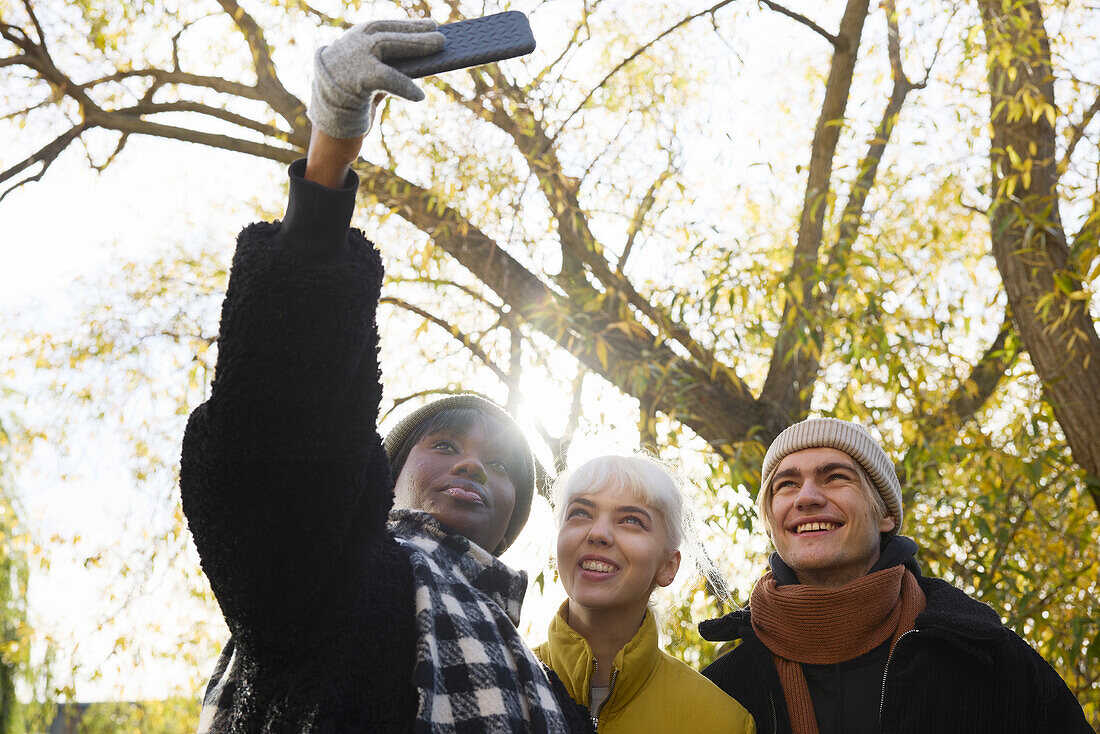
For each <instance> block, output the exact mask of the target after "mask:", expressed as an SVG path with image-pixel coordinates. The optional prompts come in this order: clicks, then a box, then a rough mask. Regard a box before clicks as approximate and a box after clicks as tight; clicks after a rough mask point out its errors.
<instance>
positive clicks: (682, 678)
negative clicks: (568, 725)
mask: <svg viewBox="0 0 1100 734" xmlns="http://www.w3.org/2000/svg"><path fill="white" fill-rule="evenodd" d="M567 605H568V602H566V603H565V604H563V605H562V606H561V608H560V609H559V610H558V613H557V614H556V615H554V619H553V620H552V621H551V622H550V629H549V631H548V633H547V637H548V639H547V641H546V642H544V643H543V644H541V645H539V646H538V647H536V648H535V654H536V655H537V656H538V657H539V659H540V660H542V661H543V662H544V663H546V664H547V665H549V666H550V667H551V668H552V669H553V670H554V672H555V673H557V674H558V677H559V678H561V679H562V682H564V683H565V687H566V689H568V691H569V695H570V696H572V697H573V700H575V701H577V702H578V703H580V704H582V705H584V706H588V705H589V698H588V694H589V686H590V685H591V681H592V673H593V670H594V667H595V666H594V664H595V662H596V660H595V658H594V657H593V655H592V648H591V647H589V645H588V641H587V640H585V639H584V638H583V637H581V636H580V635H579V634H578V633H577V632H576V631H574V630H573V628H572V627H570V626H569V623H568V622H566V621H565V614H566V609H567V608H568V606H567ZM593 716H595V712H593ZM597 729H598V731H599V732H600V734H648V733H649V732H655V733H656V732H700V734H713V733H714V732H731V733H732V734H755V732H756V725H755V724H754V723H753V720H752V716H751V715H750V714H749V712H748V711H746V710H745V708H744V707H743V706H742V705H741V704H739V703H738V702H737V701H735V700H734V699H732V698H730V697H729V696H727V695H726V694H725V693H723V692H722V690H721V689H720V688H718V686H716V685H714V684H713V683H711V682H710V681H709V680H707V679H706V678H704V677H703V676H702V675H700V674H699V673H698V672H696V671H695V670H693V669H692V668H690V667H688V666H687V665H685V664H684V663H682V662H680V661H679V660H677V659H676V658H674V657H672V656H671V655H667V654H666V653H664V652H663V651H661V650H660V649H659V648H658V647H657V623H656V621H655V620H654V618H653V612H652V611H650V610H646V613H645V619H644V620H642V626H641V627H640V628H639V629H638V632H637V633H636V634H635V635H634V638H633V639H632V640H631V641H630V642H628V643H627V644H626V647H624V648H623V649H622V650H619V654H618V655H616V656H615V662H614V669H613V670H612V673H611V692H610V694H609V695H608V697H607V700H606V701H605V702H604V704H603V706H602V707H601V708H600V710H599V722H598V724H597Z"/></svg>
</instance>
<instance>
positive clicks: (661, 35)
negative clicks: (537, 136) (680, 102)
mask: <svg viewBox="0 0 1100 734" xmlns="http://www.w3.org/2000/svg"><path fill="white" fill-rule="evenodd" d="M732 2H735V0H722V1H721V2H719V3H717V4H716V5H712V6H711V7H709V8H707V9H706V10H701V11H699V12H698V13H693V14H691V15H689V16H687V17H685V18H683V19H681V20H680V21H678V22H677V23H674V24H673V25H671V26H669V27H668V28H666V29H665V30H663V31H661V32H660V33H659V34H657V35H656V36H655V37H654V38H653V39H652V40H650V41H649V42H647V43H644V44H642V45H641V46H639V47H638V48H637V49H635V50H634V53H632V54H630V55H629V56H627V57H626V58H625V59H623V60H622V61H620V62H619V63H618V65H616V66H615V68H613V69H612V70H611V71H609V72H607V74H606V75H605V76H604V78H603V79H601V80H600V81H599V83H598V84H596V86H594V87H592V89H590V90H589V91H588V94H586V95H585V96H584V99H582V100H581V102H580V104H578V105H577V106H576V107H575V108H573V111H572V112H570V113H569V114H568V115H566V116H565V119H564V120H562V121H561V123H560V124H559V125H558V129H557V130H555V131H554V132H553V134H552V135H550V137H549V143H550V144H551V145H552V144H553V143H554V142H555V141H556V140H557V139H558V135H560V134H561V131H562V130H564V129H565V127H566V126H567V125H568V124H569V122H570V121H571V120H572V119H573V118H574V117H575V116H576V115H577V114H578V113H579V112H580V111H581V110H583V109H584V108H585V107H586V106H587V105H588V102H589V100H591V99H592V95H594V94H595V93H596V92H598V91H600V90H601V89H603V87H604V86H605V85H606V84H607V83H608V82H609V81H611V77H613V76H615V75H616V74H618V73H619V72H620V71H622V70H623V69H624V68H625V67H626V66H628V65H629V64H630V62H632V61H634V59H636V58H638V57H639V56H641V55H642V54H644V53H645V52H646V51H648V50H649V49H650V48H651V47H652V46H653V45H654V44H656V43H658V42H659V41H661V40H662V39H663V38H665V37H666V36H668V35H669V34H671V33H674V32H676V31H677V30H679V29H680V28H683V27H684V26H685V25H687V24H688V23H691V22H692V21H693V20H696V19H697V18H701V17H703V16H704V15H710V14H712V13H715V12H717V11H719V10H721V9H722V8H724V7H725V6H727V5H729V4H730V3H732Z"/></svg>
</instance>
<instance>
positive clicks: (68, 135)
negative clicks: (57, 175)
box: [0, 125, 85, 201]
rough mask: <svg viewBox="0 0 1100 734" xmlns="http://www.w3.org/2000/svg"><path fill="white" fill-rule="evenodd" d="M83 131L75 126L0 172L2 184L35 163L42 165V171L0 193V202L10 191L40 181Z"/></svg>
mask: <svg viewBox="0 0 1100 734" xmlns="http://www.w3.org/2000/svg"><path fill="white" fill-rule="evenodd" d="M84 130H85V127H84V125H76V126H74V127H72V128H71V129H70V130H68V131H66V132H64V133H62V134H61V135H59V136H57V137H56V138H54V139H53V140H52V141H50V142H49V143H47V144H46V145H44V146H42V147H41V148H39V149H38V150H37V151H35V152H34V153H32V154H31V155H29V156H27V157H26V158H24V159H23V160H21V161H19V162H18V163H16V164H15V165H13V166H11V167H9V168H7V169H5V170H3V171H0V183H4V182H5V181H8V180H10V179H12V178H14V177H15V176H18V175H19V174H20V173H22V172H23V171H25V170H27V169H28V168H30V167H31V166H33V165H35V164H36V163H41V164H42V169H41V170H39V172H38V173H37V174H35V175H33V176H31V177H29V178H25V179H23V180H22V181H18V182H16V183H15V184H13V185H12V186H10V187H8V188H7V189H5V190H4V191H3V193H0V201H3V200H4V198H5V197H6V196H7V195H8V194H10V193H11V192H12V191H14V190H15V189H17V188H19V187H20V186H23V185H24V184H28V183H31V182H32V181H38V180H40V179H41V178H42V175H43V174H44V173H46V169H48V168H49V167H50V166H51V165H52V164H53V162H54V161H56V160H57V157H58V156H60V155H61V153H62V152H63V151H64V150H65V149H66V148H68V147H69V145H71V144H72V142H73V141H74V140H76V139H77V138H79V137H80V136H81V134H83V132H84Z"/></svg>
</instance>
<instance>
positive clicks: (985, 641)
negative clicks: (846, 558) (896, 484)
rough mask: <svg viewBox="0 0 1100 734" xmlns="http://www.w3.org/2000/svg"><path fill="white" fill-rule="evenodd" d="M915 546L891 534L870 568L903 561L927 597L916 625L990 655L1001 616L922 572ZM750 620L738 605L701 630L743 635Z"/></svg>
mask: <svg viewBox="0 0 1100 734" xmlns="http://www.w3.org/2000/svg"><path fill="white" fill-rule="evenodd" d="M916 550H917V545H916V543H914V542H913V541H912V540H910V539H909V538H906V537H904V536H893V537H890V538H888V539H886V540H885V541H884V543H883V548H882V554H881V556H880V560H879V562H878V563H876V564H875V567H874V568H872V569H871V570H872V571H879V570H881V569H882V568H887V567H890V566H893V565H898V564H904V565H905V567H906V568H907V569H909V570H910V571H911V572H913V575H914V576H916V577H917V583H918V584H920V587H921V590H922V591H923V592H924V595H925V599H926V605H925V608H924V611H923V612H922V613H921V614H919V615H918V616H917V619H916V622H915V623H914V627H915V628H916V629H917V630H921V631H928V632H931V633H933V634H935V635H936V636H937V637H941V638H943V639H945V640H947V641H949V642H952V643H953V644H955V645H956V646H958V647H960V648H962V649H965V650H967V651H968V652H970V653H971V654H973V655H975V656H977V657H979V658H981V659H985V660H988V659H990V658H989V655H988V652H986V651H985V649H987V648H989V647H991V646H994V645H999V644H1001V643H1002V642H1003V641H1004V636H1005V631H1004V626H1003V625H1002V624H1001V619H1000V617H999V616H997V613H996V612H995V611H993V608H992V607H990V606H989V605H988V604H983V603H982V602H979V601H977V600H975V599H971V598H970V597H969V596H967V595H966V594H965V593H963V592H962V591H960V590H959V589H956V588H955V587H954V586H952V585H951V584H948V583H947V582H946V581H943V580H941V579H936V578H929V577H925V576H922V575H921V573H920V566H919V565H918V564H917V562H916V558H915V553H916ZM777 559H778V556H776V555H775V554H773V559H772V560H771V568H772V571H773V573H775V574H776V576H777V577H780V576H781V573H780V572H781V571H783V570H784V569H786V568H787V566H786V564H784V563H783V562H782V560H781V559H778V563H779V564H781V566H780V572H776V570H775V569H776V560H777ZM787 578H788V583H789V582H791V581H792V580H793V581H794V582H797V580H795V579H794V574H793V572H790V575H789V576H788V577H787ZM750 620H751V618H750V610H749V609H747V608H746V609H738V610H736V611H734V612H731V613H729V614H727V615H725V616H724V617H719V618H718V619H708V620H705V621H703V622H700V623H699V634H700V635H701V636H702V637H703V639H705V640H710V641H711V642H724V641H730V640H738V639H742V638H745V637H747V636H749V635H752V627H751V621H750Z"/></svg>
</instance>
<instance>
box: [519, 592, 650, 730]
mask: <svg viewBox="0 0 1100 734" xmlns="http://www.w3.org/2000/svg"><path fill="white" fill-rule="evenodd" d="M568 614H569V602H568V601H566V602H565V603H563V604H562V605H561V607H559V608H558V613H557V614H555V615H554V618H553V619H552V620H551V621H550V629H549V631H548V632H547V640H546V644H545V645H543V646H542V648H541V651H543V652H545V653H546V655H542V656H540V657H543V660H544V661H545V662H546V663H547V664H548V665H549V666H550V667H551V668H552V669H553V670H554V672H555V673H557V674H558V677H560V678H561V679H562V682H563V683H564V684H565V688H566V690H567V691H569V695H570V696H572V697H573V700H574V701H577V702H578V703H580V704H582V705H584V706H588V705H589V703H590V700H589V695H588V694H589V686H591V684H592V672H593V663H594V662H595V656H594V655H593V654H592V648H591V647H590V646H589V644H588V641H587V640H586V639H584V638H583V637H582V636H581V635H580V633H578V632H577V631H576V630H574V629H573V628H572V627H570V626H569V622H568V621H566V617H567V616H568ZM660 659H661V651H660V649H659V648H658V646H657V621H656V619H655V618H654V616H653V611H652V610H651V609H647V610H646V612H645V617H644V618H643V619H642V626H641V627H639V628H638V631H637V632H636V633H634V637H632V638H631V640H630V642H628V643H626V646H624V647H623V649H622V650H619V652H618V654H617V655H616V656H615V661H614V663H613V669H614V671H617V672H613V673H612V678H613V680H614V687H613V688H612V690H611V695H610V696H608V698H607V700H606V701H605V702H604V705H603V708H602V709H601V711H600V714H601V718H604V719H608V718H614V717H615V716H617V715H618V714H619V713H620V712H621V711H622V710H623V709H624V708H626V707H627V706H628V705H629V704H630V702H631V701H632V700H634V698H635V697H636V696H637V695H638V694H639V693H640V692H641V691H642V689H643V688H645V685H646V682H647V681H648V680H649V678H650V677H651V676H652V675H653V674H654V672H655V671H656V669H657V664H658V662H660ZM593 715H594V712H593Z"/></svg>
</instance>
